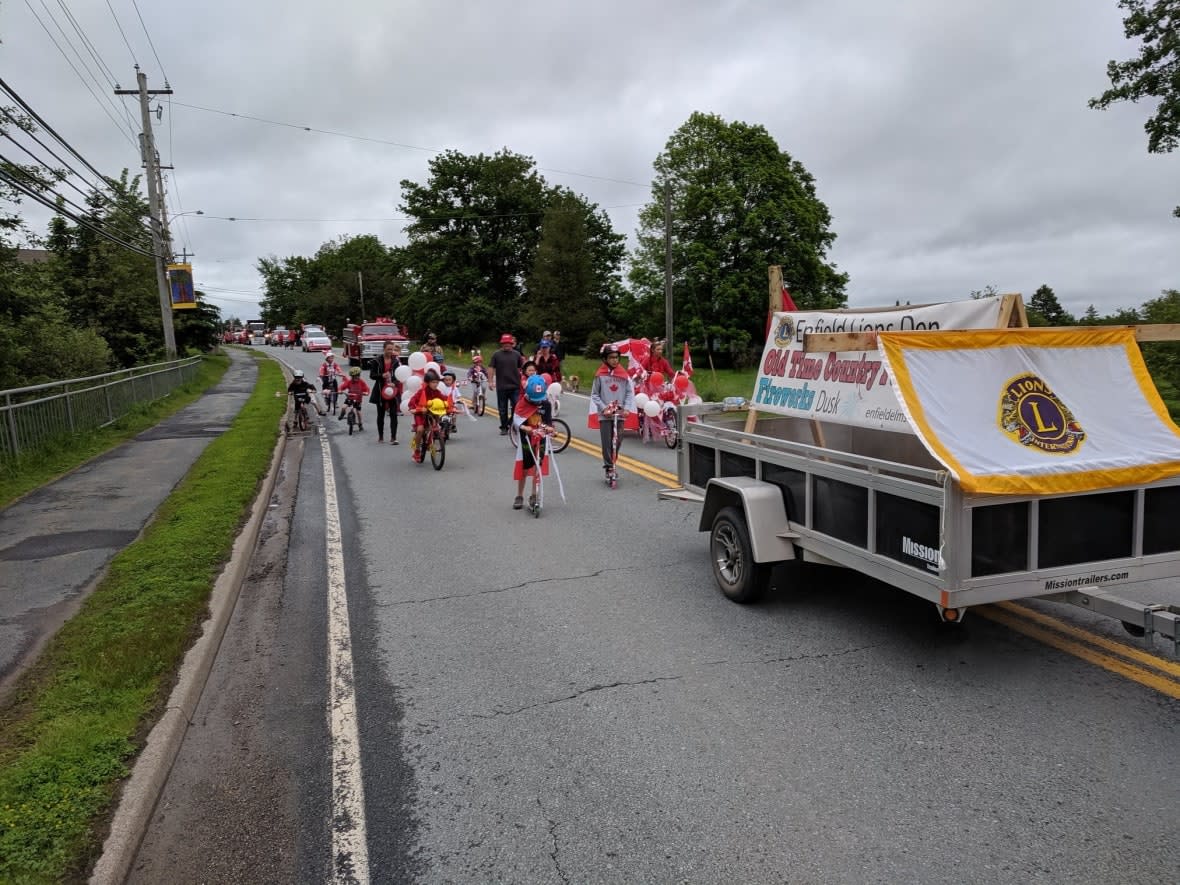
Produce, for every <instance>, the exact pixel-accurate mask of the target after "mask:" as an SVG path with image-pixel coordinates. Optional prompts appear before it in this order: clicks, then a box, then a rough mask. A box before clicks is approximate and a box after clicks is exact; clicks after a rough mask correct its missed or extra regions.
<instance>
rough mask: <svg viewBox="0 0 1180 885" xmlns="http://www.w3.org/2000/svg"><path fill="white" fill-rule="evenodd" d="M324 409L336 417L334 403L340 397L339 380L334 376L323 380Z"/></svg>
mask: <svg viewBox="0 0 1180 885" xmlns="http://www.w3.org/2000/svg"><path fill="white" fill-rule="evenodd" d="M323 397H324V409H325V410H327V411H330V412H331V413H332V416H333V417H335V416H336V403H337V401H338V400H339V397H340V379H339V378H337V377H336V376H335V375H332V376H331V377H325V378H324V389H323Z"/></svg>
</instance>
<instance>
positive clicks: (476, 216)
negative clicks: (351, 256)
mask: <svg viewBox="0 0 1180 885" xmlns="http://www.w3.org/2000/svg"><path fill="white" fill-rule="evenodd" d="M643 205H645V204H644V203H622V204H619V205H615V206H597V207H595V208H597V209H601V210H602V211H604V212H605V211H608V210H610V209H632V208H635V207H636V206H643ZM547 211H548V210H545V209H542V210H540V211H538V212H489V213H479V212H474V213H473V212H464V213H457V214H454V215H422V216H417V215H391V216H386V217H377V218H273V217H272V218H266V217H257V216H255V217H250V216H242V215H211V214H209V213H208V212H206V213H204V214H203V215H202V216H201V217H202V218H212V219H215V220H217V221H267V222H271V221H273V222H287V223H292V224H294V223H311V224H314V223H321V224H359V223H374V222H384V221H482V220H484V219H488V218H534V217H536V216H538V215H545V214H546V212H547ZM563 211H564V212H565V213H566V214H570V215H578V214H581V210H580V209H567V210H563Z"/></svg>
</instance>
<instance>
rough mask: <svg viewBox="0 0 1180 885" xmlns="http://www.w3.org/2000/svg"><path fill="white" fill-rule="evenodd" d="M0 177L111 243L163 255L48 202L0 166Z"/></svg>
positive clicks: (132, 249)
mask: <svg viewBox="0 0 1180 885" xmlns="http://www.w3.org/2000/svg"><path fill="white" fill-rule="evenodd" d="M0 179H3V180H4V181H6V182H8V183H9V184H10V185H12V186H13V187H14V188H16V189H17V190H19V191H21V192H22V193H24V194H26V195H27V196H29V197H31V198H32V199H34V200H36V201H37V202H38V203H40V204H42V205H43V206H45V207H46V208H47V209H52V210H53V211H54V212H55V213H56V214H58V215H61V216H64V217H65V218H68V219H70V221H73V222H74V223H75V224H78V225H79V226H81V227H85V228H88V229H89V230H92V231H94V232H95V233H96V234H98V235H99V236H100V237H103V238H104V239H107V240H110V241H111V242H112V243H115V244H116V245H118V246H122V247H123V248H124V249H127V250H128V251H130V252H136V253H138V254H140V255H144V256H146V257H148V258H161V257H163V256H160V255H157V254H156V253H155V252H151V251H149V250H147V249H142V248H140V247H139V246H135V245H132V244H131V243H127V242H124V241H123V240H120V239H119V238H118V237H114V236H111V234H109V233H108V232H107V231H105V230H103V229H102V228H100V227H97V226H95V225H94V224H92V223H91V222H89V221H87V220H86V219H84V218H79V217H77V216H75V215H74V214H73V213H72V212H67V211H65V210H64V209H62V208H61V207H60V206H58V205H57V204H55V203H52V202H50V201H49V200H48V199H46V198H45V197H44V196H42V195H41V194H39V193H37V192H36V191H35V190H32V189H31V188H29V187H27V186H26V185H24V184H22V183H21V182H19V181H17V180H16V179H15V178H14V177H13V176H12V175H11V174H9V172H8V171H7V170H6V169H3V168H0Z"/></svg>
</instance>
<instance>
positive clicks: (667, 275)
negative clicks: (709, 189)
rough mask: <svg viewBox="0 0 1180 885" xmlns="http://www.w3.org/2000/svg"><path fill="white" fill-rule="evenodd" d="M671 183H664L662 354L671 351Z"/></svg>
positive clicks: (665, 354)
mask: <svg viewBox="0 0 1180 885" xmlns="http://www.w3.org/2000/svg"><path fill="white" fill-rule="evenodd" d="M672 347H673V342H672V185H670V184H665V185H664V356H667V355H668V354H669V353H671V352H672Z"/></svg>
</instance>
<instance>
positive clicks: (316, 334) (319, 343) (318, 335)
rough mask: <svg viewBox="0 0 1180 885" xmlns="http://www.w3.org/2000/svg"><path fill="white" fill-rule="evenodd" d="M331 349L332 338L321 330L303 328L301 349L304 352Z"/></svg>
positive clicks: (326, 351) (325, 351)
mask: <svg viewBox="0 0 1180 885" xmlns="http://www.w3.org/2000/svg"><path fill="white" fill-rule="evenodd" d="M331 349H332V339H331V338H329V337H328V333H327V332H324V331H322V330H320V331H316V330H310V331H309V330H307V329H304V330H303V350H304V352H305V353H310V352H312V351H321V352H323V353H328V352H329V351H331Z"/></svg>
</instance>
